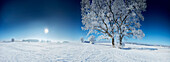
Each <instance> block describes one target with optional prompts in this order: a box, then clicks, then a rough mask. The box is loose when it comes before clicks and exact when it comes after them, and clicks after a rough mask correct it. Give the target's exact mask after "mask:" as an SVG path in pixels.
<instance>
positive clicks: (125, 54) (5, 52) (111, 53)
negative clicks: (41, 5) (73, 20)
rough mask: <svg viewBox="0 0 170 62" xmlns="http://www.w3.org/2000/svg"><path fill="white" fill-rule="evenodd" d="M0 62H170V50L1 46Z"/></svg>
mask: <svg viewBox="0 0 170 62" xmlns="http://www.w3.org/2000/svg"><path fill="white" fill-rule="evenodd" d="M0 62H170V49H169V48H166V47H159V46H143V45H134V44H126V47H125V48H122V49H118V48H112V46H111V44H109V43H105V44H104V43H102V44H101V43H100V44H94V45H92V44H85V43H84V44H83V43H27V42H12V43H0Z"/></svg>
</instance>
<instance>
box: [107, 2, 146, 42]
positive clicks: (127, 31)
mask: <svg viewBox="0 0 170 62" xmlns="http://www.w3.org/2000/svg"><path fill="white" fill-rule="evenodd" d="M110 1H111V0H110ZM112 8H115V9H112V12H114V13H116V14H115V18H116V20H115V24H116V27H117V28H116V30H117V31H116V32H117V33H116V37H117V38H118V40H119V41H120V45H122V39H123V38H124V37H133V38H142V37H144V36H145V34H144V33H143V31H142V30H141V29H140V26H141V24H140V21H141V20H144V17H143V16H142V12H144V11H145V9H146V0H115V1H114V3H113V7H112Z"/></svg>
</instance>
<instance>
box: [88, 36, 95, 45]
mask: <svg viewBox="0 0 170 62" xmlns="http://www.w3.org/2000/svg"><path fill="white" fill-rule="evenodd" d="M88 40H89V41H90V44H94V42H95V41H96V39H95V36H94V35H91V36H90V37H89V38H88Z"/></svg>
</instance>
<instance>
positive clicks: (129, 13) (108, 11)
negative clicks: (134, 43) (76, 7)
mask: <svg viewBox="0 0 170 62" xmlns="http://www.w3.org/2000/svg"><path fill="white" fill-rule="evenodd" d="M81 7H82V8H81V12H82V13H81V15H82V24H83V25H84V26H83V27H82V29H83V30H88V31H89V32H88V34H87V35H89V34H91V33H96V34H98V35H100V36H99V37H103V38H107V39H108V38H111V39H112V45H113V46H114V39H115V37H118V40H120V44H121V43H122V39H123V38H124V37H125V36H127V37H131V36H133V37H137V38H141V37H143V36H144V33H143V32H142V30H140V29H139V28H140V26H141V25H140V20H144V17H143V16H142V14H141V13H142V12H143V11H145V8H146V0H82V1H81ZM116 39H117V38H116Z"/></svg>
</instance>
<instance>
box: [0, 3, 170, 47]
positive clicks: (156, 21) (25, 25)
mask: <svg viewBox="0 0 170 62" xmlns="http://www.w3.org/2000/svg"><path fill="white" fill-rule="evenodd" d="M80 1H81V0H0V41H3V40H10V39H11V38H15V39H18V40H22V39H29V38H31V39H32V38H33V39H49V40H58V41H61V40H62V41H63V40H66V41H78V40H79V39H80V37H82V36H83V37H86V33H87V31H82V30H81V26H82V24H81V10H80V8H81V6H80ZM169 2H170V1H169V0H161V1H160V0H148V1H147V9H146V10H147V11H146V12H144V13H143V15H144V17H145V20H144V21H143V22H141V24H142V27H141V29H142V30H143V31H144V33H145V35H146V36H145V37H144V38H143V39H141V40H134V39H129V40H127V41H129V42H133V41H134V42H141V43H152V44H164V45H170V32H169V31H170V28H169V27H170V17H169V16H170V8H169V6H170V5H169ZM45 28H48V30H49V32H48V34H45V33H44V29H45Z"/></svg>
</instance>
